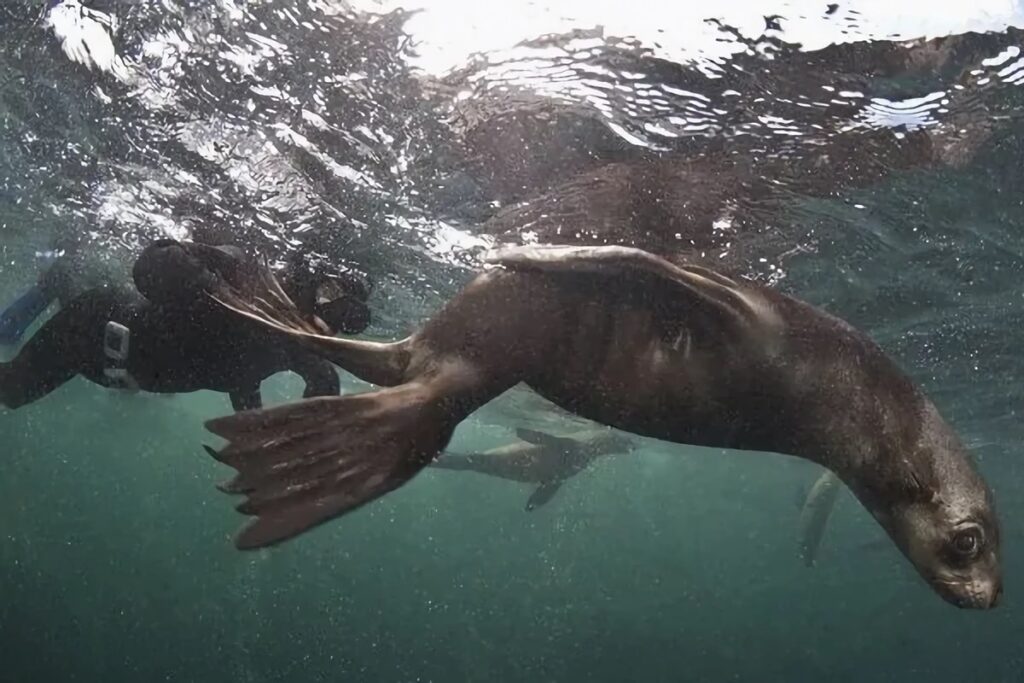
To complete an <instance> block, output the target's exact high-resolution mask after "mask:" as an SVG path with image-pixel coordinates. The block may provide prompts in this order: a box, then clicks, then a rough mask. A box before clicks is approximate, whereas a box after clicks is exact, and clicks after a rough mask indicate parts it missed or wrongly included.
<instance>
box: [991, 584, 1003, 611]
mask: <svg viewBox="0 0 1024 683" xmlns="http://www.w3.org/2000/svg"><path fill="white" fill-rule="evenodd" d="M1002 597H1003V582H1002V581H1000V582H999V585H997V586H996V589H995V590H994V591H992V597H991V598H989V601H988V609H992V608H993V607H996V606H998V605H999V601H1000V600H1001V599H1002Z"/></svg>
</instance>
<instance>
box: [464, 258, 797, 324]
mask: <svg viewBox="0 0 1024 683" xmlns="http://www.w3.org/2000/svg"><path fill="white" fill-rule="evenodd" d="M484 262H486V263H491V264H496V265H500V266H504V267H505V268H511V269H514V270H539V271H546V272H551V273H561V274H565V275H579V276H589V277H594V276H597V277H604V278H614V279H615V280H616V281H617V282H620V281H621V278H622V277H623V276H624V275H625V276H628V277H629V279H630V281H631V283H635V284H636V285H640V284H641V283H646V286H647V287H648V288H650V289H651V290H652V295H651V296H649V297H646V298H647V299H648V300H650V301H661V300H666V298H668V299H675V300H678V301H679V302H680V303H681V304H683V305H685V306H687V307H689V308H694V309H699V310H702V311H704V312H706V313H712V314H714V316H715V317H716V319H717V320H718V321H719V323H722V324H732V325H735V326H739V327H741V328H743V329H748V328H749V326H751V325H759V326H764V327H765V328H766V329H772V328H775V327H777V326H778V325H780V324H781V323H780V321H779V318H778V314H777V313H775V312H774V311H773V310H772V307H771V306H770V305H769V304H768V303H767V302H766V301H765V300H764V299H763V297H762V296H760V295H759V294H758V293H756V292H755V291H753V290H751V289H749V288H746V287H744V286H743V285H742V284H740V283H738V282H736V281H735V280H733V279H731V278H728V277H726V276H724V275H722V274H720V273H716V272H715V271H713V270H711V269H710V268H704V267H703V266H698V265H693V264H685V265H677V264H675V263H672V262H670V261H668V260H666V259H664V258H661V257H660V256H656V255H654V254H651V253H649V252H646V251H643V250H642V249H636V248H633V247H619V246H604V247H574V246H552V245H532V246H522V247H509V248H506V249H500V250H497V251H495V252H492V253H490V254H488V255H487V256H485V257H484ZM666 288H667V294H668V297H666Z"/></svg>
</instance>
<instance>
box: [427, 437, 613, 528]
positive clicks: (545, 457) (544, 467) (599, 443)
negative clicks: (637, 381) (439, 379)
mask: <svg viewBox="0 0 1024 683" xmlns="http://www.w3.org/2000/svg"><path fill="white" fill-rule="evenodd" d="M516 436H517V437H518V438H519V439H520V442H519V443H514V444H510V445H508V446H500V447H498V448H492V449H490V450H488V451H484V452H483V453H480V454H471V455H464V454H458V453H451V452H445V454H444V456H443V457H441V458H439V459H438V460H437V461H436V462H435V463H434V464H433V465H432V467H433V468H435V469H442V470H461V471H470V472H479V473H480V474H486V475H489V476H492V477H499V478H501V479H508V480H511V481H518V482H523V483H524V484H536V485H537V488H536V489H535V490H534V492H533V493H532V494H531V495H530V498H529V500H527V501H526V509H527V511H530V510H535V509H537V508H539V507H540V506H542V505H544V504H545V503H548V502H550V501H551V499H552V498H554V497H555V494H556V493H558V490H559V489H560V488H561V487H562V484H564V483H565V482H566V481H568V480H569V479H571V478H572V477H574V476H576V475H577V474H579V473H580V472H582V471H583V470H585V469H587V467H589V466H590V464H591V463H593V462H594V461H595V460H597V459H598V458H600V457H602V456H605V455H610V454H612V453H622V452H628V451H631V450H632V449H633V444H632V442H631V441H630V440H629V439H627V438H625V437H624V436H621V435H620V434H617V433H616V432H614V431H612V430H610V429H587V430H583V431H580V432H576V433H574V434H570V435H568V436H553V435H551V434H545V433H543V432H538V431H534V430H532V429H526V428H523V427H520V428H518V429H516Z"/></svg>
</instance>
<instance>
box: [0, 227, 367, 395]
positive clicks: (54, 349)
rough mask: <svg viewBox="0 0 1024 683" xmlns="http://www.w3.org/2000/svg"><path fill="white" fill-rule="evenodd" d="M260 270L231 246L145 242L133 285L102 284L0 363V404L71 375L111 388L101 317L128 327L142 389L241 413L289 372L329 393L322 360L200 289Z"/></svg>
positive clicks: (329, 370) (312, 391) (332, 377)
mask: <svg viewBox="0 0 1024 683" xmlns="http://www.w3.org/2000/svg"><path fill="white" fill-rule="evenodd" d="M262 267H263V266H261V265H259V264H257V263H256V262H255V261H253V260H252V259H249V258H247V257H245V256H244V255H243V254H242V252H241V251H240V250H237V249H235V248H232V247H208V246H205V245H198V244H191V243H178V242H174V241H171V240H164V241H160V242H157V243H154V244H153V245H150V246H149V247H148V248H147V249H146V250H145V251H144V252H143V254H142V255H140V257H139V259H138V260H137V261H136V263H135V267H134V270H133V276H134V280H135V284H136V287H137V289H133V288H130V287H111V286H108V287H101V288H95V289H91V290H89V291H87V292H85V293H83V294H81V295H79V296H77V297H75V298H74V299H72V300H71V301H68V302H67V303H66V304H65V305H64V306H63V307H62V308H61V309H60V310H59V311H58V312H57V313H56V314H55V315H54V316H53V317H52V318H51V319H50V320H49V321H47V322H46V324H44V325H43V326H42V327H41V328H40V329H39V331H38V332H36V334H35V335H34V336H33V337H32V338H31V339H30V340H29V341H28V342H27V343H26V344H25V346H24V347H23V348H22V349H21V351H20V352H19V353H18V355H17V357H16V358H15V359H14V360H12V361H11V362H10V363H4V364H0V404H3V405H6V406H8V407H11V408H17V407H20V406H22V405H25V404H27V403H31V402H33V401H36V400H38V399H40V398H42V397H43V396H45V395H46V394H48V393H50V392H51V391H53V390H54V389H56V388H58V387H59V386H61V385H62V384H64V383H65V382H67V381H68V380H70V379H71V378H73V377H74V376H75V375H82V376H83V377H85V378H87V379H89V380H91V381H93V382H95V383H97V384H101V385H104V386H118V387H120V386H121V385H120V384H119V383H118V382H116V381H113V380H112V379H111V378H110V377H109V376H108V375H107V373H106V370H107V369H108V368H110V367H111V360H110V359H109V358H108V357H107V354H106V352H105V343H104V335H105V332H106V328H107V325H108V323H110V322H114V323H119V324H120V325H123V326H124V327H125V328H127V329H128V330H129V335H130V336H129V346H128V354H127V359H126V361H125V362H124V367H125V369H126V370H127V372H128V374H129V375H130V377H131V380H132V381H133V382H134V384H135V385H136V386H137V388H138V389H140V390H142V391H149V392H155V393H181V392H190V391H197V390H201V389H208V390H212V391H220V392H224V393H227V394H229V395H230V396H231V402H232V405H233V406H234V407H235V409H236V410H243V409H249V408H256V407H259V406H260V404H261V397H260V383H261V382H262V381H263V380H264V379H266V378H267V377H269V376H271V375H273V374H276V373H278V372H282V371H286V370H290V371H293V372H295V373H297V374H299V375H300V376H301V377H302V378H303V379H304V380H305V382H306V390H305V393H304V395H305V396H307V397H309V396H324V395H337V394H338V393H339V390H340V386H339V380H338V375H337V372H336V370H335V369H334V366H333V365H331V364H330V363H329V362H328V361H326V360H323V359H322V358H320V357H319V356H316V355H314V354H312V353H310V352H308V351H306V350H305V349H303V348H301V347H300V346H298V345H295V344H292V343H289V342H286V341H285V342H282V340H281V339H280V338H272V337H270V336H269V335H268V334H267V332H266V331H264V329H261V327H260V326H259V325H257V324H255V323H251V322H250V321H247V320H245V319H244V318H242V317H240V316H237V315H234V314H231V313H229V312H227V311H225V310H224V309H223V308H222V307H220V306H219V305H218V304H217V303H216V302H215V301H213V300H212V299H210V298H209V297H208V296H207V295H206V293H207V292H208V291H211V290H212V289H213V287H214V286H215V285H216V283H217V282H218V281H219V280H223V281H227V282H229V283H231V284H232V285H233V286H236V287H244V286H245V284H246V282H247V280H248V278H251V277H252V276H253V273H254V272H255V271H254V269H257V268H262ZM359 305H361V306H364V307H365V303H363V302H359ZM360 324H362V326H363V327H365V322H363V323H360ZM342 331H346V332H353V331H361V330H352V329H348V330H342Z"/></svg>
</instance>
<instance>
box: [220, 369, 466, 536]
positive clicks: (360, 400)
mask: <svg viewBox="0 0 1024 683" xmlns="http://www.w3.org/2000/svg"><path fill="white" fill-rule="evenodd" d="M475 407H476V406H473V408H474V409H475ZM462 417H464V415H462V414H461V412H460V413H458V414H455V413H453V412H451V410H450V408H449V404H448V403H446V402H445V401H444V400H441V398H440V397H439V396H438V395H437V394H436V393H435V392H433V391H431V389H430V388H429V387H428V386H426V385H423V384H405V385H402V386H400V387H396V388H393V389H384V390H381V391H376V392H370V393H365V394H358V395H354V396H344V397H329V398H314V399H308V400H305V401H300V402H298V403H292V404H288V405H284V406H280V407H277V408H272V409H267V410H256V411H250V412H246V413H238V414H236V415H233V416H229V417H224V418H220V419H217V420H212V421H210V422H208V423H207V428H208V429H209V430H210V431H212V432H214V433H215V434H218V435H220V436H222V437H224V438H226V439H227V440H228V444H227V446H225V447H224V448H222V449H221V450H220V451H219V452H215V453H214V457H215V458H216V459H217V460H219V461H221V462H223V463H226V464H228V465H230V466H231V467H234V468H235V469H236V470H238V476H237V477H235V479H234V480H232V481H231V482H230V483H228V484H226V485H225V488H227V489H229V490H233V491H242V492H245V494H246V495H247V500H246V501H244V502H243V503H241V504H240V505H239V506H238V510H239V511H240V512H243V513H244V514H247V515H254V516H255V517H256V520H255V521H254V522H252V523H251V524H250V525H249V526H248V527H246V528H245V529H244V530H243V531H242V533H241V534H240V535H239V536H238V538H237V539H236V545H237V546H238V547H239V548H243V549H248V548H259V547H263V546H269V545H272V544H275V543H278V542H280V541H284V540H287V539H289V538H292V537H294V536H298V535H299V534H301V533H303V532H305V531H308V530H309V529H311V528H313V527H315V526H317V525H319V524H322V523H323V522H326V521H328V520H330V519H332V518H334V517H338V516H340V515H343V514H345V513H347V512H350V511H352V510H355V509H356V508H358V507H360V506H361V505H364V504H366V503H368V502H370V501H372V500H373V499H375V498H377V497H379V496H381V495H383V494H385V493H387V492H388V491H391V490H393V489H396V488H398V487H399V486H401V485H402V484H404V483H405V482H407V481H409V480H410V479H411V478H412V477H413V476H415V475H416V473H418V472H419V471H420V470H421V469H423V468H424V467H426V466H427V465H428V464H429V463H430V461H431V460H433V459H434V457H435V456H436V455H437V454H438V453H440V452H441V451H442V450H443V449H444V447H445V446H446V445H447V443H448V440H449V439H450V438H451V435H452V431H453V430H454V428H455V425H456V424H457V423H458V421H459V420H460V419H462Z"/></svg>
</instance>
